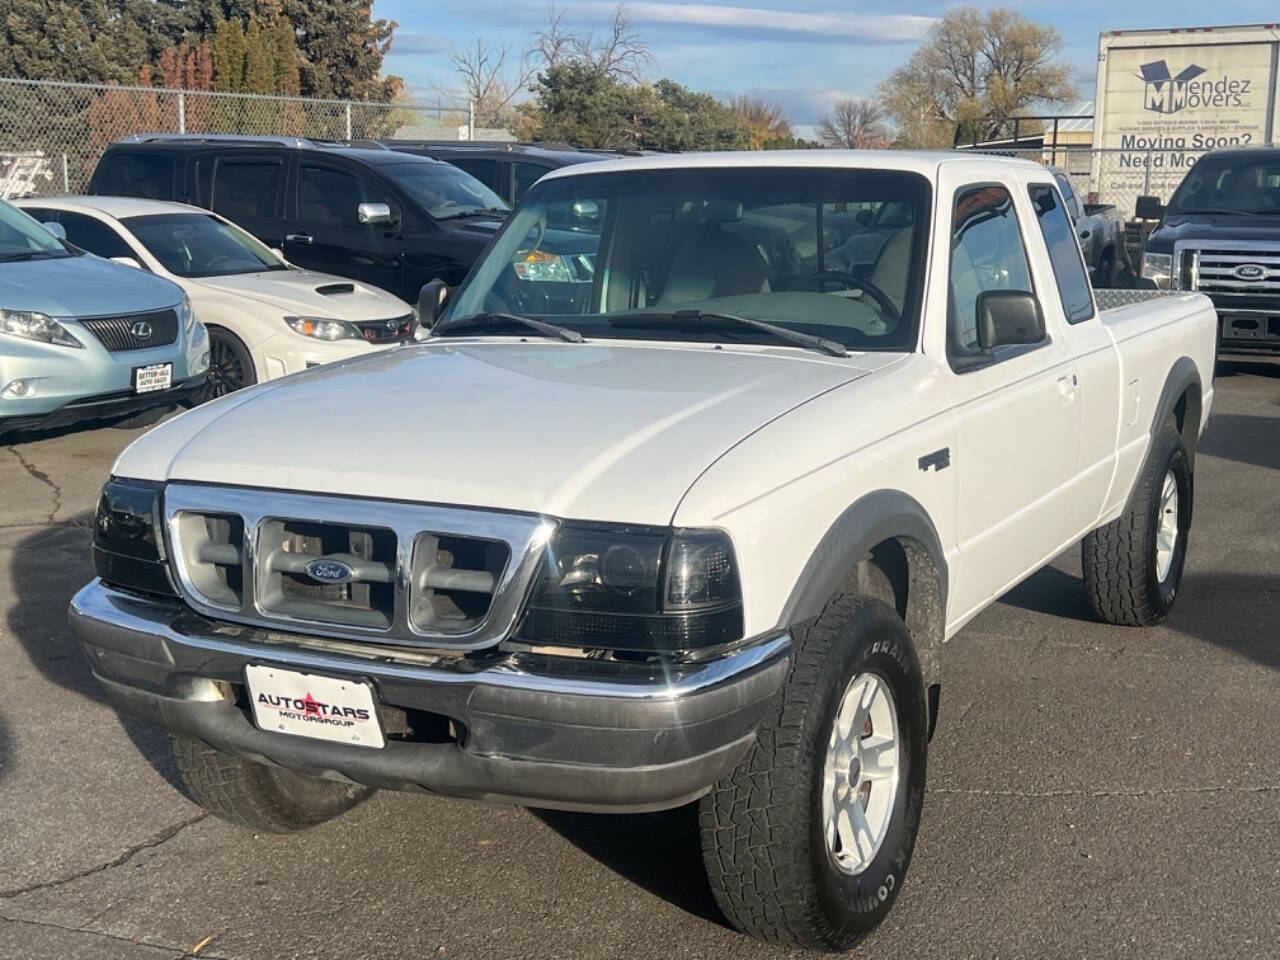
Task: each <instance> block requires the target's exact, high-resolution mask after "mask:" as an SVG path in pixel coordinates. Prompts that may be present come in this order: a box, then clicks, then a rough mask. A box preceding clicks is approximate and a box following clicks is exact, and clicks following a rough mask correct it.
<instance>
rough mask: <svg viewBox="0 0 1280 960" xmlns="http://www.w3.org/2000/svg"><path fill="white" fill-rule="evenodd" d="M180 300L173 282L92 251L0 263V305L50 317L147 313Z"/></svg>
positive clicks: (179, 289)
mask: <svg viewBox="0 0 1280 960" xmlns="http://www.w3.org/2000/svg"><path fill="white" fill-rule="evenodd" d="M181 300H182V290H181V288H179V287H178V285H177V284H176V283H171V282H169V281H168V280H165V279H164V278H163V277H156V276H152V275H151V274H149V273H144V272H143V271H141V270H135V269H134V268H133V267H125V266H121V265H120V264H118V263H112V262H111V261H110V260H102V259H100V258H99V257H95V256H93V255H92V254H84V255H83V256H78V257H59V258H58V259H56V260H15V261H13V262H12V263H0V307H3V308H4V309H6V310H34V311H37V312H39V313H47V314H48V315H49V316H51V317H62V318H64V319H65V318H75V317H101V316H104V315H107V314H129V313H148V312H150V311H152V310H164V309H166V308H168V307H172V306H174V305H175V304H177V303H178V302H179V301H181Z"/></svg>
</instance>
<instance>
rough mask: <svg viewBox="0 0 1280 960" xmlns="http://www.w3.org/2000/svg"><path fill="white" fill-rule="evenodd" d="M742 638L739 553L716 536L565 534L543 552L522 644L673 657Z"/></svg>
mask: <svg viewBox="0 0 1280 960" xmlns="http://www.w3.org/2000/svg"><path fill="white" fill-rule="evenodd" d="M741 637H742V595H741V588H740V587H739V583H738V568H737V562H736V560H735V557H734V552H733V544H732V543H731V542H730V541H729V538H728V537H727V536H726V535H725V534H723V533H721V532H719V531H716V530H669V529H665V528H652V527H626V526H617V525H607V524H566V525H564V526H562V527H560V529H559V530H557V531H556V534H555V536H554V537H553V538H552V540H551V543H550V544H549V545H548V546H547V548H546V553H545V556H544V558H543V562H542V566H541V568H540V569H539V572H538V576H537V579H536V582H535V584H534V588H533V593H532V595H531V596H530V599H529V605H528V610H527V615H526V617H525V619H524V620H523V621H522V624H521V629H520V639H522V640H525V641H527V642H530V643H536V644H546V645H551V646H573V647H593V648H604V649H609V650H631V651H639V652H645V653H673V652H679V651H684V650H690V649H693V648H696V647H706V646H711V645H714V644H719V643H727V642H729V641H732V640H738V639H740V638H741Z"/></svg>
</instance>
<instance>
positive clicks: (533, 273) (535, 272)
mask: <svg viewBox="0 0 1280 960" xmlns="http://www.w3.org/2000/svg"><path fill="white" fill-rule="evenodd" d="M511 266H512V267H513V268H514V269H515V271H516V276H517V277H519V278H520V279H521V280H530V281H534V282H541V283H569V282H571V281H572V280H573V274H572V273H571V272H570V270H569V265H568V264H567V263H565V262H564V260H563V259H562V258H560V257H558V256H556V255H555V254H554V253H547V252H545V251H543V250H532V251H530V252H529V253H527V254H525V255H524V256H522V257H518V258H517V259H516V260H515V262H514V263H512V264H511Z"/></svg>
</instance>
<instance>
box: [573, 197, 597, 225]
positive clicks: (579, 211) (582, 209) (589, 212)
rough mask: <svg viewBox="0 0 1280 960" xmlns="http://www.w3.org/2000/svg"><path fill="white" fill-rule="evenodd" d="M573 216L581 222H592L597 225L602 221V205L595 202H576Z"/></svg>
mask: <svg viewBox="0 0 1280 960" xmlns="http://www.w3.org/2000/svg"><path fill="white" fill-rule="evenodd" d="M573 215H574V216H575V217H577V218H578V219H579V220H590V221H591V222H592V223H595V221H597V220H599V219H600V205H599V204H598V203H596V202H595V201H594V200H575V201H574V203H573Z"/></svg>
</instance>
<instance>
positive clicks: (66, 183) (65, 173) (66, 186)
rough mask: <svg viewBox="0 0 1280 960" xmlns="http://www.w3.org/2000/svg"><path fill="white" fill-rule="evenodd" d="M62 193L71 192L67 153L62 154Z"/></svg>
mask: <svg viewBox="0 0 1280 960" xmlns="http://www.w3.org/2000/svg"><path fill="white" fill-rule="evenodd" d="M62 192H63V193H70V192H71V174H70V171H69V170H68V169H67V154H66V152H65V151H63V154H62Z"/></svg>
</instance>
